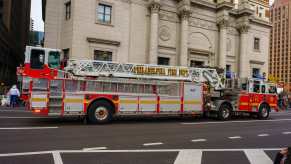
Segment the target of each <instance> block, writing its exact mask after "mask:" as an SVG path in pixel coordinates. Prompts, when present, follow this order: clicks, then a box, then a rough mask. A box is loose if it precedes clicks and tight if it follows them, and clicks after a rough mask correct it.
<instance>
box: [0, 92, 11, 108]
mask: <svg viewBox="0 0 291 164" xmlns="http://www.w3.org/2000/svg"><path fill="white" fill-rule="evenodd" d="M9 104H10V98H9V96H6V95H0V105H1V106H9Z"/></svg>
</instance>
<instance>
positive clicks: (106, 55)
mask: <svg viewBox="0 0 291 164" xmlns="http://www.w3.org/2000/svg"><path fill="white" fill-rule="evenodd" d="M94 60H101V61H112V52H110V51H100V50H95V51H94Z"/></svg>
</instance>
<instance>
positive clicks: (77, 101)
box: [64, 98, 84, 103]
mask: <svg viewBox="0 0 291 164" xmlns="http://www.w3.org/2000/svg"><path fill="white" fill-rule="evenodd" d="M64 102H65V103H83V102H84V100H83V99H78V98H66V99H65V100H64Z"/></svg>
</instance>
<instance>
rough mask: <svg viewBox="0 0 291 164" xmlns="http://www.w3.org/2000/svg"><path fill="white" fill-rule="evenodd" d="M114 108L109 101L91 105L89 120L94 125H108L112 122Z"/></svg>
mask: <svg viewBox="0 0 291 164" xmlns="http://www.w3.org/2000/svg"><path fill="white" fill-rule="evenodd" d="M113 110H114V108H113V106H112V105H111V104H110V103H108V102H107V101H104V100H100V101H96V102H94V103H93V104H92V105H90V107H89V109H88V115H87V119H88V122H89V123H92V124H106V123H109V122H111V121H112V117H113Z"/></svg>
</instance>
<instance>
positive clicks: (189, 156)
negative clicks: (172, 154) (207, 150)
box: [174, 150, 202, 164]
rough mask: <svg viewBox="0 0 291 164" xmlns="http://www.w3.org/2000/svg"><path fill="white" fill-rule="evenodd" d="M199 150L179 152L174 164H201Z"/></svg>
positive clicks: (200, 152)
mask: <svg viewBox="0 0 291 164" xmlns="http://www.w3.org/2000/svg"><path fill="white" fill-rule="evenodd" d="M201 161H202V151H201V150H182V151H180V152H179V154H178V156H177V158H176V160H175V162H174V164H201Z"/></svg>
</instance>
